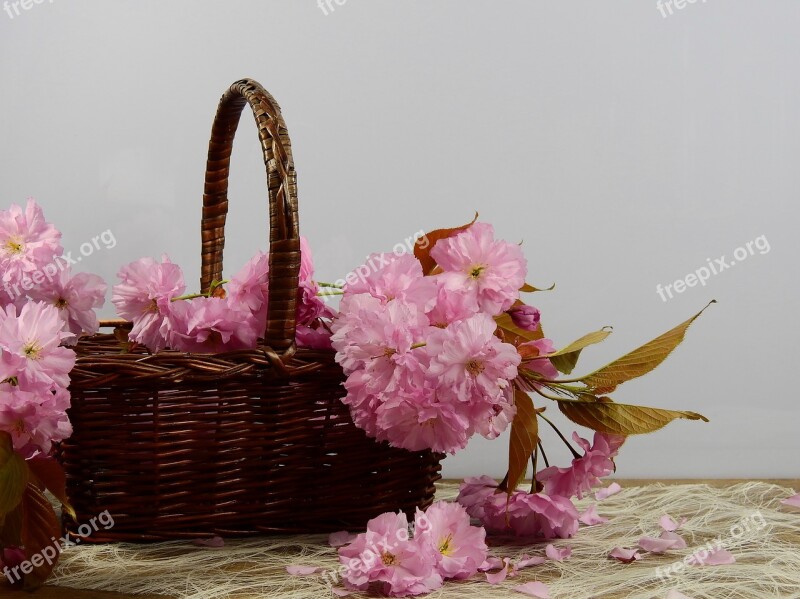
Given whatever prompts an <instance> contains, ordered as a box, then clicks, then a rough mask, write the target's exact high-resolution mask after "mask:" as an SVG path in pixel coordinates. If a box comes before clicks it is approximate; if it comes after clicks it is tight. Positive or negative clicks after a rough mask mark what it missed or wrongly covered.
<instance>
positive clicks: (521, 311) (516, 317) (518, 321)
mask: <svg viewBox="0 0 800 599" xmlns="http://www.w3.org/2000/svg"><path fill="white" fill-rule="evenodd" d="M508 314H509V316H511V321H512V322H513V323H514V324H515V325H516V326H518V327H519V328H521V329H524V330H526V331H535V330H537V329H538V328H539V321H541V319H542V315H541V314H540V313H539V310H537V309H536V308H534V307H533V306H526V305H525V304H522V305H519V306H512V307H511V309H510V310H509V311H508Z"/></svg>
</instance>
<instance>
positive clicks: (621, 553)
mask: <svg viewBox="0 0 800 599" xmlns="http://www.w3.org/2000/svg"><path fill="white" fill-rule="evenodd" d="M608 557H610V558H614V559H617V560H619V561H621V562H622V563H624V564H630V563H631V562H635V561H637V560H640V559H642V556H641V554H640V553H639V550H638V549H623V548H622V547H614V549H612V550H611V552H610V553H609V554H608Z"/></svg>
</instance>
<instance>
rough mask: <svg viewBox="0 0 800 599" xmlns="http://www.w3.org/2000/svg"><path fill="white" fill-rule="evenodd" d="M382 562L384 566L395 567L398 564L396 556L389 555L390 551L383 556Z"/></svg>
mask: <svg viewBox="0 0 800 599" xmlns="http://www.w3.org/2000/svg"><path fill="white" fill-rule="evenodd" d="M381 561H382V562H383V565H384V566H394V565H395V564H397V558H396V557H395V555H394V554H393V553H389V552H388V551H387V552H386V553H382V554H381Z"/></svg>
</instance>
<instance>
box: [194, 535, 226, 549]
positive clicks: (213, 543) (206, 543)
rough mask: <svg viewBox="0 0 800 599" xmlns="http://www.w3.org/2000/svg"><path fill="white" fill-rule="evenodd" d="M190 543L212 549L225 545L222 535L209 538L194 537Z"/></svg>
mask: <svg viewBox="0 0 800 599" xmlns="http://www.w3.org/2000/svg"><path fill="white" fill-rule="evenodd" d="M192 545H196V546H197V547H211V548H212V549H219V548H220V547H225V541H224V540H223V539H222V537H211V538H210V539H195V540H194V541H192Z"/></svg>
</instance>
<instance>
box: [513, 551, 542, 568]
mask: <svg viewBox="0 0 800 599" xmlns="http://www.w3.org/2000/svg"><path fill="white" fill-rule="evenodd" d="M546 561H547V560H546V559H545V558H543V557H541V556H539V555H536V556H533V557H531V556H529V555H527V554H524V553H523V554H522V555H521V556H520V558H519V561H518V562H517V563H516V564H514V569H515V570H522V569H523V568H528V567H530V566H538V565H540V564H543V563H545V562H546Z"/></svg>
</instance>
